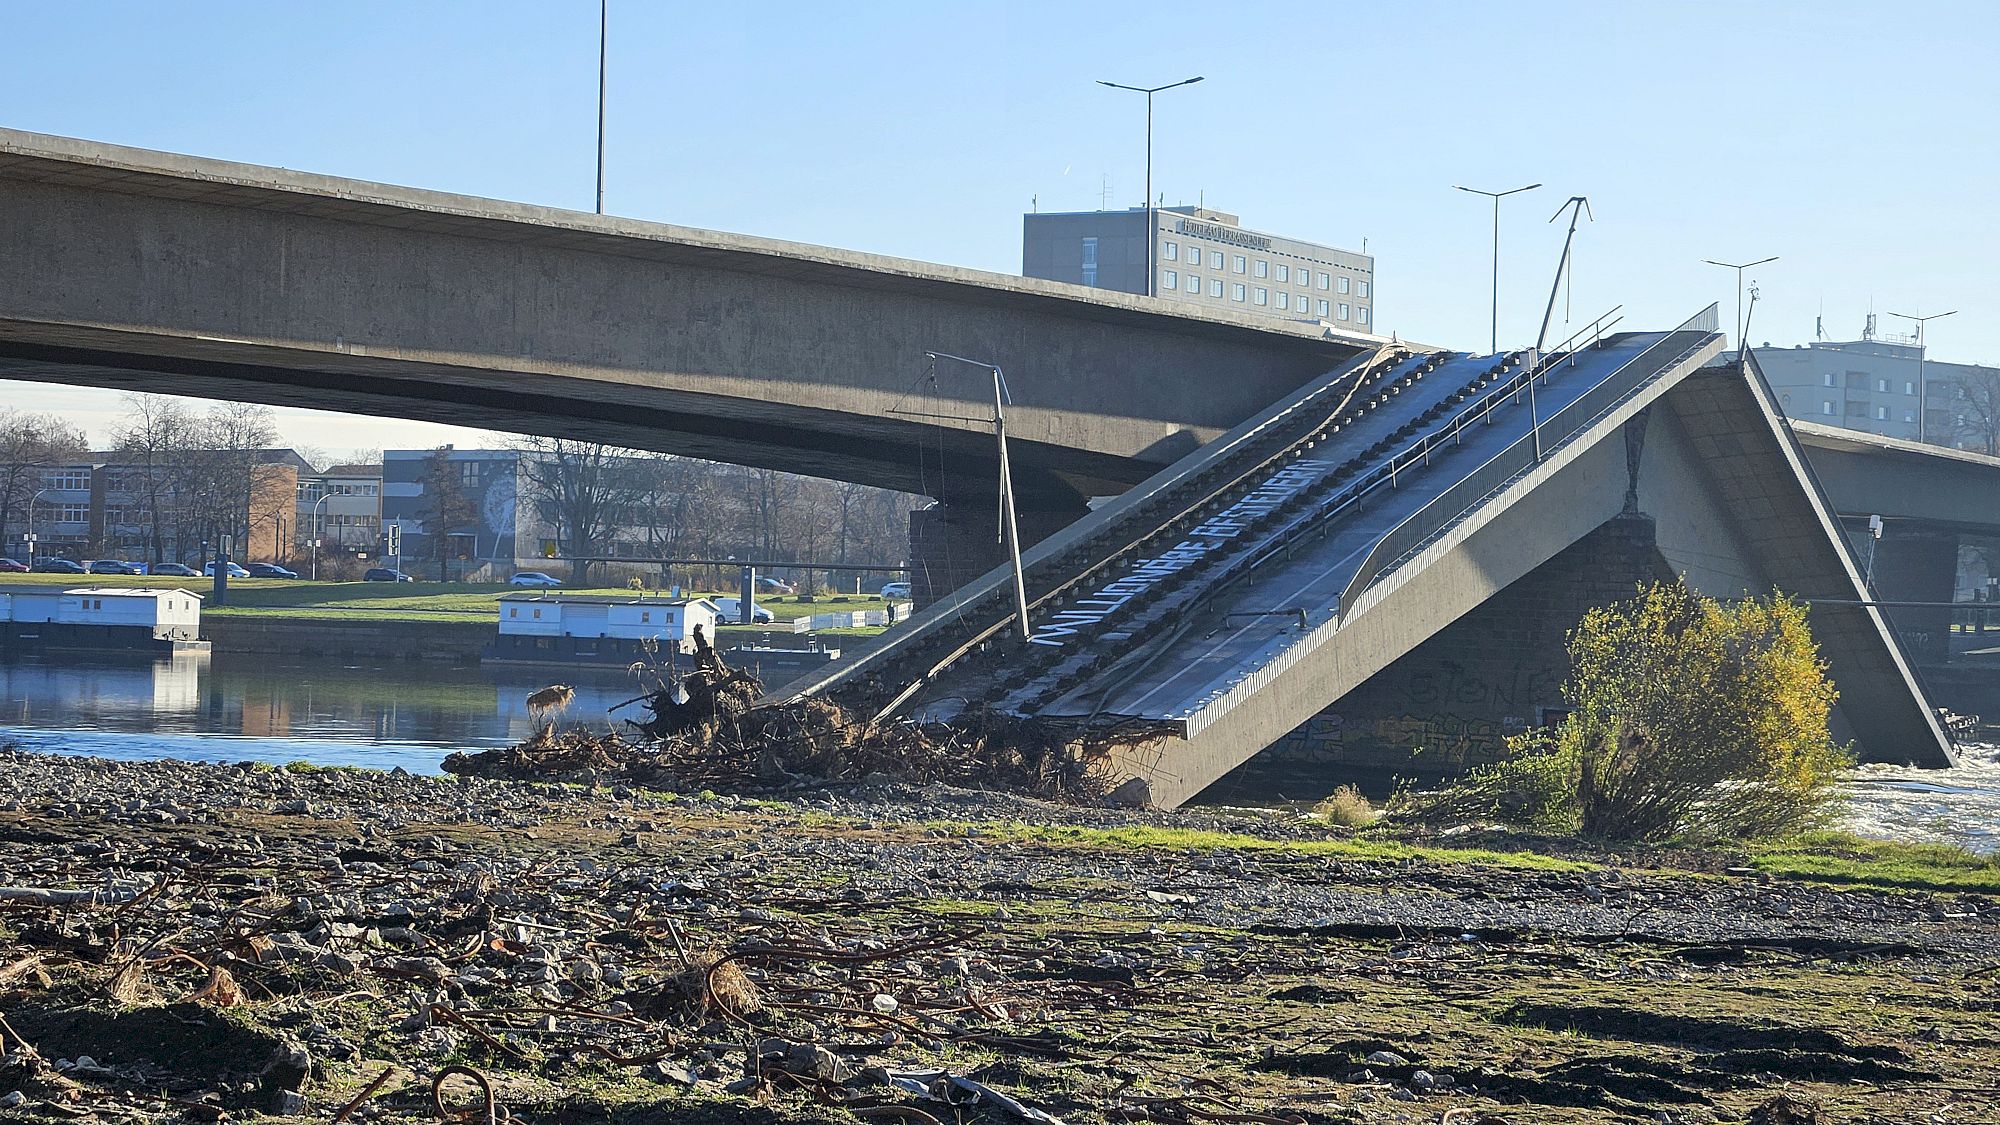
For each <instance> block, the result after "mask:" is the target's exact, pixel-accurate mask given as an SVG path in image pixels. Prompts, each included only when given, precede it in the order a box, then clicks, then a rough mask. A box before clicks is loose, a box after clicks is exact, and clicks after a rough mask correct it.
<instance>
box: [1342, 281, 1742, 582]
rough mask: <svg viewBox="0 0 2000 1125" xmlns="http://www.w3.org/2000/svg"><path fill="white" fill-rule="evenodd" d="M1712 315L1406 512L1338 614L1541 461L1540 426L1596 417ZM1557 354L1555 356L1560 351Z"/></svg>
mask: <svg viewBox="0 0 2000 1125" xmlns="http://www.w3.org/2000/svg"><path fill="white" fill-rule="evenodd" d="M1716 310H1717V305H1716V304H1714V303H1710V304H1709V306H1708V307H1707V308H1705V309H1703V310H1702V311H1701V312H1698V313H1696V314H1695V315H1694V316H1691V317H1689V318H1688V319H1687V320H1686V321H1684V322H1682V323H1681V325H1680V326H1679V327H1677V328H1674V329H1673V330H1671V331H1669V332H1667V333H1665V334H1664V335H1662V336H1661V337H1660V339H1659V340H1657V341H1655V342H1654V343H1653V344H1652V345H1651V346H1649V347H1647V348H1646V349H1645V350H1644V351H1641V352H1640V353H1639V354H1638V355H1635V356H1633V357H1632V358H1631V359H1629V360H1627V361H1625V362H1624V363H1622V364H1620V365H1619V366H1618V369H1617V370H1615V371H1613V372H1611V373H1610V374H1609V375H1607V376H1605V378H1604V380H1603V381H1602V382H1600V383H1599V384H1598V385H1597V386H1596V387H1593V388H1592V389H1591V390H1589V391H1586V392H1584V394H1582V395H1581V396H1579V397H1578V398H1577V399H1576V400H1575V401H1574V402H1571V403H1570V404H1569V405H1568V406H1565V407H1563V408H1562V409H1561V410H1558V411H1557V412H1556V413H1555V414H1553V415H1551V416H1550V417H1549V418H1548V419H1546V420H1537V422H1536V423H1535V424H1534V425H1533V427H1532V431H1531V432H1530V433H1529V434H1527V435H1524V436H1522V437H1521V438H1519V439H1518V440H1516V441H1514V442H1513V443H1511V444H1509V445H1508V446H1507V447H1506V448H1505V449H1503V450H1501V451H1500V452H1499V453H1497V454H1495V455H1494V456H1493V457H1492V458H1490V459H1489V460H1488V461H1487V462H1486V463H1485V464H1483V465H1480V466H1479V467H1477V468H1475V469H1473V470H1472V471H1471V472H1469V473H1467V474H1466V475H1465V476H1464V477H1462V478H1460V479H1459V480H1458V481H1457V482H1456V483H1454V484H1453V485H1452V486H1451V487H1450V488H1447V489H1446V490H1445V491H1444V492H1442V493H1440V494H1438V495H1437V496H1436V497H1435V498H1433V499H1432V500H1431V501H1430V502H1429V503H1427V504H1425V505H1424V506H1423V507H1421V508H1419V509H1417V510H1416V511H1415V512H1413V513H1411V515H1410V516H1409V517H1408V518H1407V519H1405V520H1403V521H1402V522H1401V523H1398V524H1397V525H1396V526H1395V527H1393V528H1391V529H1389V531H1388V532H1387V533H1385V534H1384V535H1383V536H1382V538H1381V539H1378V540H1376V542H1375V546H1374V548H1373V549H1371V550H1370V551H1369V552H1368V556H1367V557H1366V558H1364V559H1363V560H1362V561H1361V566H1360V567H1359V568H1358V569H1357V570H1355V572H1354V576H1353V577H1352V578H1350V579H1349V580H1348V583H1347V586H1346V587H1345V588H1343V589H1342V590H1341V593H1340V601H1339V603H1338V606H1339V611H1340V612H1343V613H1344V612H1345V611H1346V610H1347V608H1348V607H1349V606H1351V605H1352V604H1353V603H1354V597H1355V595H1357V594H1359V593H1360V592H1361V591H1362V590H1364V589H1366V588H1367V587H1368V586H1369V585H1371V584H1372V583H1373V582H1374V580H1375V579H1376V578H1377V577H1379V576H1380V574H1381V572H1382V571H1383V570H1384V569H1386V567H1387V564H1389V563H1391V562H1393V561H1395V560H1396V559H1399V558H1401V557H1403V555H1404V554H1406V553H1408V551H1409V550H1410V549H1411V548H1413V547H1415V546H1417V545H1418V544H1420V543H1422V542H1423V541H1424V540H1426V539H1429V538H1430V537H1431V536H1432V535H1434V534H1436V533H1437V532H1438V531H1439V530H1441V529H1443V528H1444V527H1446V526H1448V525H1449V524H1450V523H1451V522H1452V521H1453V520H1455V519H1457V518H1458V516H1459V515H1461V514H1463V513H1464V512H1465V511H1466V510H1467V509H1468V508H1470V507H1471V502H1472V501H1473V500H1476V499H1477V498H1478V497H1482V496H1485V495H1486V494H1487V493H1489V492H1491V491H1492V490H1493V488H1494V487H1497V485H1498V484H1499V483H1500V482H1501V481H1505V480H1510V479H1512V478H1513V477H1514V476H1515V475H1516V474H1518V473H1519V472H1521V471H1522V470H1523V469H1524V468H1528V467H1531V466H1533V465H1535V464H1538V463H1539V462H1540V461H1541V455H1539V454H1537V453H1536V452H1534V451H1535V450H1538V449H1539V447H1540V439H1541V431H1542V429H1543V428H1544V427H1549V428H1554V429H1556V430H1558V431H1560V430H1561V429H1562V427H1563V426H1564V425H1566V424H1567V422H1566V421H1565V420H1576V419H1578V418H1591V417H1595V416H1596V415H1597V414H1598V413H1599V412H1600V411H1601V410H1603V409H1604V408H1605V407H1606V406H1608V405H1609V403H1608V402H1606V401H1605V400H1606V399H1607V398H1608V399H1609V400H1610V401H1611V402H1615V401H1617V400H1618V399H1622V398H1623V397H1625V395H1626V394H1628V393H1629V392H1630V391H1631V390H1633V389H1635V388H1636V384H1635V385H1634V387H1624V386H1620V385H1619V384H1618V376H1619V375H1621V374H1623V373H1624V372H1626V371H1629V370H1632V369H1633V368H1634V367H1636V366H1637V365H1639V364H1641V363H1643V362H1644V361H1645V360H1646V359H1647V358H1648V357H1649V356H1652V355H1653V354H1654V353H1655V352H1656V351H1658V350H1660V349H1661V348H1664V347H1665V346H1667V345H1668V343H1670V342H1671V341H1672V340H1674V339H1675V338H1676V337H1677V336H1679V335H1680V334H1682V333H1684V332H1690V331H1700V330H1703V329H1705V330H1706V331H1707V332H1710V333H1713V332H1715V331H1716V326H1717V323H1718V322H1717V319H1716V316H1717V313H1716ZM1607 315H1608V314H1607ZM1600 319H1601V318H1600ZM1585 331H1589V328H1588V327H1586V329H1585ZM1575 339H1576V337H1575V336H1572V337H1571V338H1570V339H1569V340H1567V341H1564V345H1562V346H1567V345H1569V344H1571V343H1573V342H1574V341H1575ZM1693 350H1694V348H1693V347H1687V348H1683V349H1682V351H1681V352H1680V354H1679V355H1676V356H1675V358H1674V360H1673V361H1671V362H1670V363H1669V364H1667V365H1666V366H1671V365H1672V363H1674V362H1679V360H1680V358H1681V357H1682V356H1685V355H1686V354H1688V353H1689V352H1692V351H1693ZM1558 351H1559V352H1560V347H1559V349H1558ZM1552 354H1556V353H1552ZM1561 354H1562V355H1563V357H1564V358H1568V357H1570V356H1573V355H1574V354H1575V353H1574V352H1573V351H1571V352H1566V353H1561ZM1544 362H1545V363H1546V364H1547V366H1548V367H1550V368H1553V367H1554V366H1555V365H1557V364H1559V363H1561V362H1563V359H1557V360H1554V361H1546V360H1545V361H1544ZM1541 369H1542V368H1541V365H1538V366H1537V368H1536V372H1537V374H1539V372H1540V370H1541ZM1613 388H1615V389H1616V392H1617V393H1616V394H1611V393H1610V390H1611V389H1613ZM1563 436H1564V438H1565V439H1567V437H1568V436H1569V435H1567V434H1564V435H1563ZM1523 447H1529V454H1530V455H1529V457H1528V458H1527V459H1526V463H1525V464H1520V463H1519V462H1521V461H1522V460H1523V459H1522V457H1521V456H1520V454H1521V452H1522V451H1523ZM1468 493H1472V495H1470V496H1468V495H1467V494H1468ZM1454 503H1456V504H1457V505H1458V506H1457V507H1452V508H1451V510H1450V511H1448V512H1445V511H1442V509H1444V508H1446V507H1448V506H1450V505H1451V504H1454ZM1440 516H1441V517H1442V518H1440ZM1419 527H1422V528H1425V529H1426V530H1424V531H1423V533H1422V534H1421V535H1419V534H1416V531H1415V529H1417V528H1419Z"/></svg>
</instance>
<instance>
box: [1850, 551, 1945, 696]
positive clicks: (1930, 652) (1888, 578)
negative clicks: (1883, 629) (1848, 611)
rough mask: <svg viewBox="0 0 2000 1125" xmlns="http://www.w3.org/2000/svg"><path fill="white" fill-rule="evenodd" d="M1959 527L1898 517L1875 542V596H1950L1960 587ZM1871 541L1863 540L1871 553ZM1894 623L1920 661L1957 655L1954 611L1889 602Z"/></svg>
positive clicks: (1926, 598) (1906, 646) (1939, 661)
mask: <svg viewBox="0 0 2000 1125" xmlns="http://www.w3.org/2000/svg"><path fill="white" fill-rule="evenodd" d="M1958 539H1959V536H1958V533H1957V532H1955V531H1947V530H1942V529H1937V528H1924V527H1920V526H1917V525H1913V524H1909V523H1903V522H1893V523H1890V524H1889V525H1888V527H1887V528H1886V529H1885V530H1884V531H1883V533H1882V539H1881V541H1880V542H1878V543H1876V544H1875V597H1876V598H1878V599H1880V600H1881V601H1885V602H1949V601H1951V600H1952V596H1953V594H1954V593H1955V592H1956V590H1957V587H1958ZM1867 551H1868V546H1867V544H1866V543H1865V542H1864V543H1863V544H1862V546H1861V553H1862V555H1861V557H1862V558H1863V559H1866V558H1867ZM1882 612H1883V614H1884V615H1885V616H1887V617H1888V619H1889V624H1890V625H1891V626H1892V627H1893V628H1894V629H1895V630H1896V635H1897V636H1898V637H1900V638H1901V639H1902V642H1903V647H1904V649H1905V650H1907V651H1908V652H1909V654H1910V658H1911V659H1912V660H1914V661H1916V662H1917V663H1918V664H1943V663H1945V662H1946V661H1948V660H1950V659H1951V611H1950V610H1949V609H1918V608H1913V607H1909V606H1893V605H1892V606H1888V607H1885V608H1884V609H1883V611H1882Z"/></svg>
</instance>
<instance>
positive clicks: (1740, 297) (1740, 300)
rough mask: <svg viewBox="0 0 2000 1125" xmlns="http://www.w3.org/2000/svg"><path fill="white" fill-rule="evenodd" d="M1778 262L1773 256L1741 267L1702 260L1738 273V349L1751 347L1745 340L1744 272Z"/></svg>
mask: <svg viewBox="0 0 2000 1125" xmlns="http://www.w3.org/2000/svg"><path fill="white" fill-rule="evenodd" d="M1777 260H1778V256H1777V255H1776V254H1773V255H1771V256H1770V257H1768V258H1759V259H1757V260H1756V261H1754V262H1745V263H1743V264H1742V265H1740V266H1739V265H1737V264H1736V263H1734V262H1718V261H1716V260H1715V259H1714V258H1703V259H1702V261H1704V262H1706V263H1708V264H1709V265H1711V266H1721V267H1722V268H1723V269H1726V270H1735V271H1736V346H1737V348H1738V349H1742V348H1744V347H1747V346H1748V345H1749V341H1748V340H1745V339H1744V338H1743V271H1744V270H1747V269H1749V268H1750V267H1751V266H1761V265H1763V264H1764V263H1766V262H1775V261H1777Z"/></svg>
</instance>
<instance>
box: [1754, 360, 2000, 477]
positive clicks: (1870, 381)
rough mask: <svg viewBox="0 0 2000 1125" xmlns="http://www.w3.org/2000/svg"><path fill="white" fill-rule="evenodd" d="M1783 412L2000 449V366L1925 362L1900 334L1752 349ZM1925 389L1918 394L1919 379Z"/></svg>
mask: <svg viewBox="0 0 2000 1125" xmlns="http://www.w3.org/2000/svg"><path fill="white" fill-rule="evenodd" d="M1751 351H1752V352H1754V353H1755V354H1756V356H1757V366H1758V367H1760V368H1762V369H1763V371H1764V378H1765V379H1766V380H1767V381H1768V382H1769V383H1770V384H1771V389H1772V390H1773V391H1775V392H1777V394H1778V398H1779V403H1780V405H1782V406H1783V407H1784V410H1785V413H1786V414H1787V415H1788V416H1790V417H1792V418H1796V419H1799V420H1801V421H1805V422H1820V423H1824V424H1826V425H1829V426H1844V427H1846V428H1847V429H1850V430H1861V431H1864V432H1866V433H1871V434H1881V435H1883V436H1884V437H1892V438H1902V439H1904V440H1906V441H1916V440H1918V429H1917V412H1918V411H1919V410H1922V411H1923V412H1924V426H1923V437H1922V440H1923V441H1926V442H1929V443H1931V444H1932V445H1948V446H1957V447H1959V448H1964V449H1972V450H1976V451H1978V452H1982V453H2000V416H1996V414H2000V410H1996V408H1997V407H2000V368H1994V367H1986V366H1982V365H1979V364H1972V363H1946V362H1943V361H1940V360H1936V359H1930V360H1928V361H1925V362H1920V350H1919V349H1918V347H1917V346H1916V345H1915V344H1914V343H1912V342H1908V341H1904V340H1900V339H1880V338H1871V339H1861V340H1844V341H1835V340H1815V341H1813V342H1812V343H1810V344H1800V345H1798V346H1796V347H1790V348H1785V347H1776V348H1774V347H1772V346H1771V345H1769V344H1765V345H1764V346H1762V347H1758V348H1752V349H1751ZM1920 379H1921V380H1922V382H1923V393H1922V394H1919V393H1918V380H1920Z"/></svg>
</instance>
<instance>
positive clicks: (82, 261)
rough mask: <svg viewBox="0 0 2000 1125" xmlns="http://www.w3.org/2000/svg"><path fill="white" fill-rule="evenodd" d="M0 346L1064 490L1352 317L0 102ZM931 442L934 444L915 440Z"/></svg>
mask: <svg viewBox="0 0 2000 1125" xmlns="http://www.w3.org/2000/svg"><path fill="white" fill-rule="evenodd" d="M0 247H4V252H0V378H12V379H28V380H40V381H49V382H63V383H77V384H84V385H94V386H109V387H116V388H120V389H127V390H136V391H159V390H171V391H172V392H173V393H177V394H195V395H206V396H210V397H216V398H225V399H237V400H245V401H255V402H264V403H269V404H273V405H284V406H301V407H315V408H321V409H332V410H344V411H349V412H355V413H362V414H384V415H391V416H395V417H401V418H416V419H424V420H429V421H437V422H448V423H452V424H457V425H468V426H479V427H488V428H493V429H499V430H508V431H515V432H522V433H544V434H562V435H565V436H571V437H582V438H586V439H593V440H599V441H604V442H607V443H612V444H617V445H624V446H630V447H635V448H644V449H657V450H663V451H667V452H676V453H684V454H688V455H691V456H699V457H706V458H711V459H715V460H721V461H729V462H734V463H737V464H747V465H758V466H765V467H770V468H777V469H784V470H788V471H794V472H802V473H810V474H814V475H818V476H823V477H832V478H838V479H843V480H852V481H859V482H863V483H867V484H873V485H879V486H883V487H889V488H896V489H902V490H905V491H909V492H916V493H923V494H928V495H932V496H939V497H940V498H946V499H949V497H946V496H945V495H944V494H945V493H947V492H951V491H954V489H955V486H956V485H959V484H962V485H963V490H962V491H963V492H965V493H966V494H968V495H970V496H971V497H973V498H975V499H976V500H978V501H980V502H983V503H989V504H990V503H991V501H990V499H988V498H989V497H990V496H991V494H992V484H993V481H994V479H995V476H996V472H997V469H996V467H995V463H994V455H993V451H992V444H993V443H992V439H991V430H990V424H989V421H988V419H989V418H990V414H991V390H990V381H989V379H988V376H987V375H986V374H985V373H984V372H982V371H979V370H976V369H971V368H966V367H962V366H960V367H955V368H945V369H940V370H938V371H937V372H936V373H935V378H933V373H932V372H931V371H930V369H929V368H928V366H927V364H926V361H925V359H924V353H925V352H926V351H930V350H938V351H946V352H952V353H956V354H960V355H969V356H973V357H977V358H980V359H983V360H986V361H989V362H992V363H997V364H1000V365H1001V366H1003V367H1004V368H1005V369H1006V371H1007V376H1008V384H1009V386H1010V389H1011V390H1012V393H1013V395H1014V398H1015V405H1014V406H1013V408H1012V409H1011V410H1010V411H1009V419H1008V424H1009V429H1010V430H1011V431H1012V432H1013V433H1014V434H1015V435H1016V444H1015V447H1014V469H1015V473H1016V475H1017V478H1018V483H1019V486H1020V489H1021V493H1022V500H1023V503H1024V504H1026V505H1027V506H1029V507H1035V506H1044V507H1049V508H1054V509H1061V510H1065V511H1070V512H1075V511H1080V510H1081V502H1082V500H1083V499H1084V498H1086V497H1089V496H1092V495H1107V494H1113V493H1116V492H1119V491H1122V490H1123V489H1125V488H1126V487H1129V486H1130V485H1132V484H1134V483H1137V482H1138V481H1140V480H1143V479H1145V478H1146V477H1147V476H1149V475H1151V474H1152V473H1153V472H1155V471H1156V470H1158V469H1159V468H1160V467H1162V466H1164V465H1167V464H1170V463H1172V462H1173V461H1175V460H1177V459H1178V458H1180V457H1181V456H1183V455H1184V454H1186V453H1187V452H1189V451H1191V450H1193V449H1195V448H1197V447H1199V446H1200V445H1202V444H1203V443H1205V442H1207V441H1209V440H1211V439H1212V438H1214V437H1215V436H1217V435H1219V434H1221V433H1222V432H1224V431H1226V430H1228V429H1229V428H1230V427H1231V426H1234V425H1236V424H1237V423H1238V422H1241V421H1242V420H1243V419H1244V418H1247V417H1249V416H1251V415H1253V414H1255V413H1256V412H1257V411H1258V410H1259V409H1261V408H1262V407H1264V406H1265V405H1266V404H1268V403H1270V402H1272V401H1274V400H1276V399H1278V398H1280V397H1282V396H1283V395H1284V394H1286V393H1287V392H1289V391H1291V390H1292V389H1294V388H1296V387H1298V386H1300V385H1301V384H1303V383H1305V382H1307V381H1308V380H1310V379H1312V378H1314V377H1316V376H1318V375H1320V374H1322V373H1324V372H1326V371H1327V370H1329V369H1331V368H1333V367H1335V366H1338V365H1339V364H1340V363H1342V362H1344V361H1346V360H1347V359H1350V358H1352V357H1353V356H1354V355H1356V354H1359V353H1360V352H1361V351H1363V350H1366V349H1369V348H1372V347H1373V346H1374V345H1375V344H1376V343H1377V342H1378V341H1376V340H1374V339H1373V338H1370V337H1365V336H1353V335H1345V336H1343V335H1339V334H1335V333H1333V332H1332V331H1331V330H1329V329H1326V328H1324V327H1322V326H1318V325H1307V324H1304V323H1292V322H1286V321H1282V320H1278V319H1276V318H1271V317H1260V316H1254V315H1248V314H1243V315H1238V314H1231V313H1228V312H1221V311H1212V310H1203V309H1197V308H1192V307H1189V306H1183V305H1177V304H1170V303H1167V302H1161V301H1155V300H1149V299H1146V298H1140V297H1133V296H1128V295H1125V294H1119V293H1111V292H1108V291H1104V290H1093V289H1084V288H1080V287H1076V286H1069V285H1062V284H1058V283H1054V282H1047V281H1039V280H1033V279H1027V278H1020V277H1012V276H1007V275H1001V274H992V273H984V272H980V271H975V270H965V269H955V268H952V267H948V266H937V265H931V264H927V263H921V262H913V261H904V260H900V259H893V258H885V257H880V256H876V255H870V254H861V253H855V252H851V251H844V250H836V249H831V248H827V247H819V246H807V245H801V244H797V243H787V242H779V241H774V240H771V239H762V238H754V237H747V236H742V235H733V234H722V233H717V232H713V231H704V230H696V229H692V228H687V227H678V226H671V225H668V224H663V223H652V222H642V221H639V220H634V219H626V218H618V217H613V216H602V215H591V214H584V213H579V212H574V211H565V210H560V209H556V208H547V207H534V206H528V205H524V204H516V203H504V202H498V201H494V200H488V199H477V198H472V197H467V196H460V195H451V194H446V193H441V192H430V191H420V190H416V189H412V188H403V187H393V186H389V185H383V184H374V183H365V182H361V181H356V180H346V179H339V178H335V177H330V176H319V175H311V174H307V173H302V172H294V171H290V170H285V169H276V168H262V167H256V166H251V165H244V164H234V163H229V162H225V161H217V160H207V159H201V158H196V157H187V156H178V155H173V154H168V153H160V152H149V151H145V150H140V149H131V148H122V147H119V146H114V145H104V144H97V143H92V142H88V141H79V140H72V139H68V138H62V137H52V136H46V135H41V134H35V133H25V132H19V131H14V130H0ZM947 466H948V469H949V471H944V470H945V469H946V467H947Z"/></svg>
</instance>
